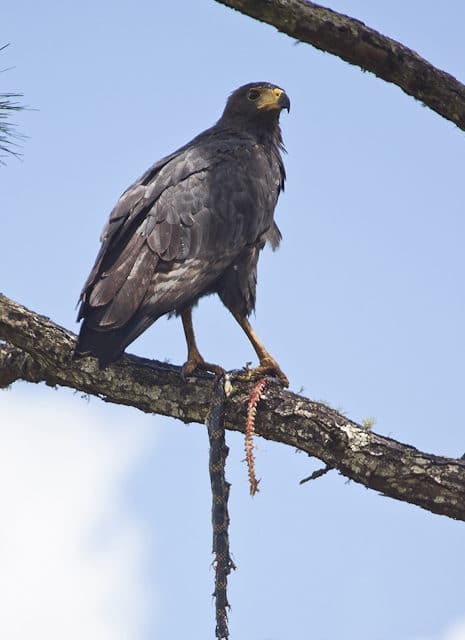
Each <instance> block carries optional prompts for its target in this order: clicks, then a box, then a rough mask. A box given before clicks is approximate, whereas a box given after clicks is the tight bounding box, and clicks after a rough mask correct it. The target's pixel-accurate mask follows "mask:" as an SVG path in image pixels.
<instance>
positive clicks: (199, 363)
mask: <svg viewBox="0 0 465 640" xmlns="http://www.w3.org/2000/svg"><path fill="white" fill-rule="evenodd" d="M181 319H182V326H183V329H184V335H185V336H186V342H187V362H185V363H184V365H183V367H182V373H183V375H184V376H185V377H187V376H191V375H192V374H193V373H194V371H195V370H196V369H203V370H204V371H211V372H212V373H216V374H217V375H221V374H222V373H224V369H223V368H222V367H219V366H218V365H217V364H211V362H205V360H204V359H203V358H202V356H201V355H200V351H199V349H198V347H197V343H196V341H195V335H194V327H193V325H192V307H188V308H187V309H186V310H185V311H183V312H182V313H181Z"/></svg>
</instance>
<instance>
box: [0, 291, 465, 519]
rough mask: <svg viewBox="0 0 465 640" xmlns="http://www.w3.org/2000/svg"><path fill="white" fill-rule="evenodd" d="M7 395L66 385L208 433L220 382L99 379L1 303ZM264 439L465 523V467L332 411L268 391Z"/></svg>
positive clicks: (37, 321) (241, 424) (24, 315)
mask: <svg viewBox="0 0 465 640" xmlns="http://www.w3.org/2000/svg"><path fill="white" fill-rule="evenodd" d="M0 339H2V340H5V341H7V342H8V343H9V344H1V343H0V387H6V386H8V385H10V384H12V383H13V382H14V381H15V380H27V381H29V382H45V383H46V384H48V385H51V386H55V385H62V386H66V387H71V388H73V389H77V390H79V391H83V392H85V393H90V394H92V395H96V396H98V397H99V398H101V399H102V400H105V401H106V402H115V403H118V404H125V405H131V406H133V407H136V408H138V409H140V410H141V411H145V412H147V413H159V414H162V415H167V416H172V417H174V418H179V419H180V420H182V421H184V422H200V423H204V422H205V418H206V415H207V412H208V409H209V406H210V402H211V393H212V381H213V378H212V377H211V376H209V375H207V374H205V375H204V376H199V377H196V378H190V379H189V381H187V382H185V381H184V380H183V378H182V376H181V370H180V368H179V367H175V366H172V365H166V364H163V363H160V362H155V361H151V360H145V359H143V358H137V357H135V356H123V358H121V360H119V361H118V362H117V363H115V364H114V365H112V366H110V367H108V368H107V369H105V370H103V371H100V370H99V368H98V366H97V362H96V360H94V359H93V358H83V359H81V360H77V361H74V360H72V357H71V354H72V351H73V348H74V344H75V336H74V335H73V334H71V333H69V332H68V331H66V330H65V329H63V328H62V327H59V326H57V325H55V324H54V323H53V322H51V321H50V320H49V319H48V318H45V317H43V316H39V315H37V314H35V313H33V312H31V311H29V310H28V309H26V308H25V307H22V306H21V305H19V304H17V303H15V302H13V301H11V300H9V299H8V298H6V297H5V296H2V295H0ZM231 383H232V387H231V388H232V390H231V393H230V394H229V396H228V400H227V405H226V424H225V426H226V428H228V429H232V430H235V431H241V432H244V431H245V425H246V417H247V405H248V398H249V395H250V392H251V389H252V384H246V383H243V382H239V381H238V380H237V379H236V378H235V377H234V376H232V377H231ZM255 429H256V432H257V434H259V435H261V436H262V437H264V438H267V439H269V440H274V441H276V442H282V443H284V444H287V445H290V446H292V447H296V448H297V449H300V450H302V451H305V452H306V453H308V454H309V455H311V456H315V457H317V458H320V459H321V460H323V461H324V462H325V463H326V465H328V466H330V467H334V468H336V469H338V470H339V471H340V472H341V473H342V474H343V475H345V476H347V477H348V478H351V479H352V480H355V481H356V482H359V483H361V484H363V485H365V486H366V487H368V488H370V489H375V490H377V491H380V492H381V493H383V494H385V495H387V496H390V497H392V498H397V499H398V500H403V501H405V502H411V503H413V504H416V505H418V506H420V507H422V508H424V509H428V510H429V511H432V512H434V513H438V514H442V515H447V516H450V517H452V518H456V519H458V520H465V461H464V460H455V459H452V458H444V457H440V456H435V455H430V454H426V453H422V452H421V451H418V450H417V449H415V448H414V447H410V446H408V445H405V444H401V443H400V442H396V441H395V440H392V439H391V438H384V437H382V436H380V435H378V434H376V433H373V432H371V431H367V430H366V429H364V428H362V427H360V426H359V425H357V424H356V423H355V422H353V421H352V420H349V419H348V418H346V417H345V416H343V415H341V414H340V413H338V412H337V411H334V409H331V408H330V407H328V406H326V405H324V404H322V403H318V402H312V401H311V400H308V399H307V398H304V397H302V396H299V395H296V394H293V393H290V392H288V391H284V390H283V389H282V388H281V387H280V386H278V385H270V386H268V387H267V390H266V391H265V392H264V393H263V396H262V400H261V402H260V408H259V411H258V415H257V420H256V424H255Z"/></svg>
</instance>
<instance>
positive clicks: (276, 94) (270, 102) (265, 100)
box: [257, 87, 283, 109]
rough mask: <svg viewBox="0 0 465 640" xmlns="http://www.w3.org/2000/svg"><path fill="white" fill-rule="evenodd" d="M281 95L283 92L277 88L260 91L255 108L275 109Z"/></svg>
mask: <svg viewBox="0 0 465 640" xmlns="http://www.w3.org/2000/svg"><path fill="white" fill-rule="evenodd" d="M282 93H283V90H282V89H278V88H277V87H274V88H273V89H262V90H261V91H260V97H259V98H258V100H257V107H258V108H259V109H276V107H277V106H278V100H279V98H280V96H281V94H282Z"/></svg>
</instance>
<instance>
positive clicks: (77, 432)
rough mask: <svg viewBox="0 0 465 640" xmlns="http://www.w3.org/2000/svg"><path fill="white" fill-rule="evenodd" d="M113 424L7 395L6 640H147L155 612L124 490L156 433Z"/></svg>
mask: <svg viewBox="0 0 465 640" xmlns="http://www.w3.org/2000/svg"><path fill="white" fill-rule="evenodd" d="M108 421H109V420H108V417H107V418H106V419H105V417H104V415H103V412H102V410H100V409H99V408H98V407H97V406H96V403H95V402H93V403H92V406H91V407H90V406H89V405H86V404H85V403H84V402H83V401H82V400H81V399H80V398H78V397H69V396H68V395H65V394H63V393H61V394H60V393H59V392H57V393H53V392H52V391H46V392H45V391H44V393H42V394H34V395H33V396H32V399H31V396H30V395H28V394H27V393H26V392H24V391H20V392H17V391H15V390H13V391H10V392H8V391H7V392H2V393H0V443H1V446H0V602H1V607H0V637H1V638H8V640H29V639H30V638H47V640H58V639H59V640H63V638H66V639H67V640H78V639H79V640H81V639H82V638H85V639H86V640H94V639H95V640H97V639H98V640H123V638H124V639H127V638H137V637H138V636H140V634H141V633H142V631H143V628H144V622H145V620H146V616H147V612H148V608H149V607H150V609H151V610H152V611H153V604H154V603H153V601H152V600H153V594H148V593H147V587H146V576H145V575H144V565H145V558H144V555H145V553H146V549H147V542H146V541H147V537H146V536H145V533H144V529H143V526H142V524H141V523H140V522H138V521H137V517H136V516H135V515H134V514H131V513H129V512H128V510H127V507H126V506H125V504H124V491H123V489H124V482H125V480H126V478H127V476H128V472H129V470H130V469H131V468H134V465H135V464H136V463H137V460H138V459H139V458H140V455H141V452H142V449H143V447H144V448H146V447H147V444H148V440H149V438H151V437H152V436H151V435H150V433H153V430H152V432H150V431H149V430H148V429H147V428H145V425H144V424H143V422H142V421H141V420H136V419H135V420H131V424H130V425H126V426H125V425H122V424H115V421H114V420H112V421H111V424H108ZM135 422H136V423H137V428H136V427H135V424H134V423H135ZM149 598H150V601H149Z"/></svg>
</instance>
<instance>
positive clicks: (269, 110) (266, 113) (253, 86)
mask: <svg viewBox="0 0 465 640" xmlns="http://www.w3.org/2000/svg"><path fill="white" fill-rule="evenodd" d="M290 106H291V103H290V100H289V97H288V96H287V94H286V92H285V91H284V90H283V89H281V88H280V87H277V86H276V85H274V84H270V83H269V82H251V83H249V84H246V85H244V86H242V87H239V89H236V91H233V93H232V94H231V95H230V96H229V98H228V101H227V103H226V107H225V109H224V112H223V116H222V120H225V119H226V120H230V119H235V118H240V119H242V120H246V121H247V120H250V121H254V122H260V121H263V122H265V121H270V120H272V121H275V122H277V120H278V118H279V114H280V113H281V111H282V110H283V109H287V111H289V109H290Z"/></svg>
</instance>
